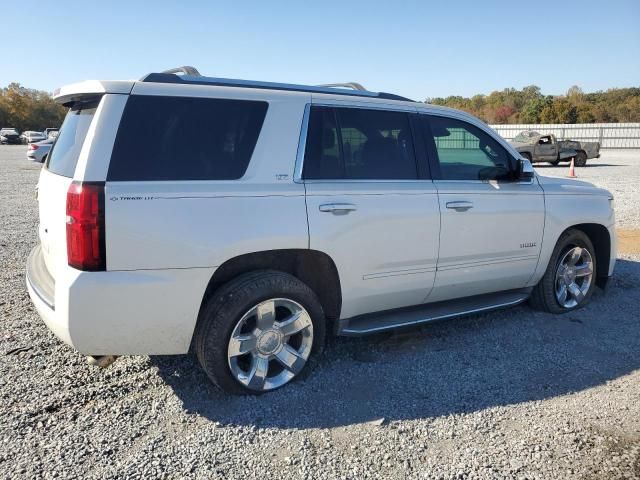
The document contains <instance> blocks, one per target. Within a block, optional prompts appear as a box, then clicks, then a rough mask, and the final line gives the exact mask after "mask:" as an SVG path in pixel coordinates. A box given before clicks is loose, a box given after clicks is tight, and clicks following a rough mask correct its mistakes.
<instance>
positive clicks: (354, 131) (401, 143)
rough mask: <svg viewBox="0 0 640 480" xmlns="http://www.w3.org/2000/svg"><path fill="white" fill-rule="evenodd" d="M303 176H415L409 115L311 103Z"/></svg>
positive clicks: (416, 173) (363, 178) (359, 178)
mask: <svg viewBox="0 0 640 480" xmlns="http://www.w3.org/2000/svg"><path fill="white" fill-rule="evenodd" d="M303 177H304V178H305V179H349V180H407V179H408V180H414V179H417V178H418V172H417V168H416V159H415V152H414V148H413V140H412V135H411V127H410V124H409V116H408V114H406V113H403V112H391V111H386V110H367V109H362V108H329V107H312V108H311V114H310V117H309V130H308V133H307V145H306V148H305V158H304V168H303Z"/></svg>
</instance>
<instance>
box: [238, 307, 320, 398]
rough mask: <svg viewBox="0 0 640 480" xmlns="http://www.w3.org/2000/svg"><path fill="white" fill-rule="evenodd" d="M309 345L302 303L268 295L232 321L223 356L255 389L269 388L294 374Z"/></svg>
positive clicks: (308, 320)
mask: <svg viewBox="0 0 640 480" xmlns="http://www.w3.org/2000/svg"><path fill="white" fill-rule="evenodd" d="M312 346H313V323H311V317H310V316H309V313H308V312H307V311H306V310H305V309H304V307H303V306H302V305H300V304H299V303H297V302H294V301H293V300H288V299H286V298H272V299H269V300H265V301H264V302H261V303H259V304H258V305H256V306H254V307H253V308H251V309H250V310H249V311H248V312H247V313H245V314H244V315H243V316H242V318H241V319H240V321H238V323H237V324H236V326H235V328H234V329H233V332H231V338H230V339H229V346H228V348H227V360H228V362H229V368H230V369H231V373H232V374H233V376H234V377H235V378H236V380H238V381H239V382H240V383H242V384H243V385H244V386H245V387H247V388H249V389H251V390H256V391H267V390H273V389H274V388H278V387H281V386H282V385H284V384H285V383H287V382H289V381H290V380H291V379H292V378H293V377H295V376H296V375H297V374H298V373H300V371H302V369H303V368H304V366H305V364H306V363H307V359H308V358H309V355H310V354H311V347H312Z"/></svg>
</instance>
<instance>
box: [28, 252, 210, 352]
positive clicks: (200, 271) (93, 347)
mask: <svg viewBox="0 0 640 480" xmlns="http://www.w3.org/2000/svg"><path fill="white" fill-rule="evenodd" d="M214 271H215V269H214V268H192V269H168V270H136V271H110V272H82V271H79V270H76V269H74V268H71V267H69V266H67V265H58V267H57V268H56V278H55V282H54V279H53V278H51V275H49V273H48V271H47V269H46V266H45V264H44V258H43V256H42V251H41V250H40V246H37V247H35V248H34V249H33V251H32V252H31V255H29V260H28V261H27V279H26V281H27V289H28V291H29V296H30V297H31V301H32V302H33V304H34V305H35V307H36V310H37V311H38V314H39V315H40V317H41V318H42V319H43V320H44V323H45V324H46V325H47V327H48V328H49V330H51V331H52V332H53V333H54V334H55V335H56V336H57V337H58V338H60V340H62V341H63V342H65V343H67V344H68V345H71V346H72V347H73V348H75V349H76V350H78V351H79V352H81V353H83V354H85V355H137V354H140V355H146V354H157V355H161V354H181V353H186V352H187V351H188V350H189V346H190V344H191V337H192V335H193V330H194V328H195V324H196V320H197V317H198V312H199V310H200V304H201V302H202V298H203V295H204V292H205V289H206V287H207V284H208V283H209V280H210V279H211V276H212V275H213V272H214Z"/></svg>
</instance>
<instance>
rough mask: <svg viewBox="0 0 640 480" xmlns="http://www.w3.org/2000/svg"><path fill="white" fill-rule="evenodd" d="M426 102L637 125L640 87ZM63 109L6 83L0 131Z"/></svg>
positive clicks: (544, 118) (489, 112)
mask: <svg viewBox="0 0 640 480" xmlns="http://www.w3.org/2000/svg"><path fill="white" fill-rule="evenodd" d="M425 101H426V103H431V104H434V105H444V106H447V107H452V108H457V109H460V110H465V111H467V112H469V113H471V114H473V115H475V116H477V117H479V118H481V119H482V120H484V121H485V122H487V123H491V124H514V123H515V124H517V123H594V122H640V88H636V87H634V88H611V89H609V90H607V91H606V92H602V91H599V92H594V93H584V92H583V91H582V89H581V88H580V87H578V86H573V87H571V88H570V89H569V90H568V91H567V93H566V94H565V95H558V96H553V95H543V94H542V93H541V92H540V87H537V86H535V85H530V86H528V87H524V88H523V89H522V90H517V89H515V88H505V89H504V90H501V91H495V92H491V93H490V94H489V95H481V94H480V95H474V96H473V97H471V98H466V97H460V96H450V97H446V98H442V97H437V98H428V99H427V100H425ZM65 112H66V109H65V108H64V107H63V106H61V105H58V104H57V103H55V102H54V101H53V99H52V98H51V95H50V94H49V93H47V92H44V91H41V90H34V89H31V88H26V87H23V86H22V85H20V84H19V83H11V84H9V85H8V86H7V87H5V88H0V128H2V127H14V128H17V129H18V130H19V131H24V130H43V129H44V128H47V127H59V126H60V125H61V124H62V120H63V119H64V115H65Z"/></svg>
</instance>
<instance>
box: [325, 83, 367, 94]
mask: <svg viewBox="0 0 640 480" xmlns="http://www.w3.org/2000/svg"><path fill="white" fill-rule="evenodd" d="M318 86H319V87H338V88H350V89H351V90H359V91H361V92H368V91H369V90H367V89H366V88H364V87H363V86H362V85H361V84H359V83H357V82H347V83H326V84H324V85H318Z"/></svg>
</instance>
